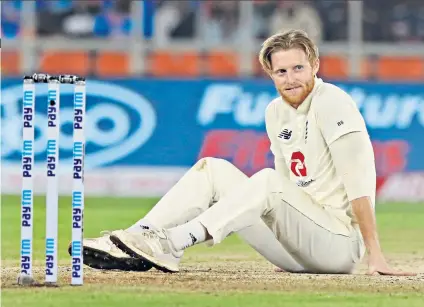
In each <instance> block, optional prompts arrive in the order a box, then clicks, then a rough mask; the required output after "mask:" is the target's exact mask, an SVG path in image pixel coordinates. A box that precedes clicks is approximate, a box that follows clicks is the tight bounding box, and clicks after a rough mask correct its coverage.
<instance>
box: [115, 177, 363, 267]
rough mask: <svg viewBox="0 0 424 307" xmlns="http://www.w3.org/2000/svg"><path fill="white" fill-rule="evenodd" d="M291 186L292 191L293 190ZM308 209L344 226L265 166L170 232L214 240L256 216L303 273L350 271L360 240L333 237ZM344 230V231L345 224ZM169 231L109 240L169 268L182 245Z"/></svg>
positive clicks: (121, 235)
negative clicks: (192, 219)
mask: <svg viewBox="0 0 424 307" xmlns="http://www.w3.org/2000/svg"><path fill="white" fill-rule="evenodd" d="M292 190H296V191H297V192H296V193H292V192H291V191H292ZM295 194H297V195H295ZM294 196H296V197H295V198H296V199H294V200H295V201H298V202H299V203H297V205H296V207H294V205H292V202H291V201H290V200H291V198H293V197H294ZM283 199H284V200H283ZM287 200H289V201H290V202H288V201H287ZM293 203H294V202H293ZM311 208H312V209H311ZM310 210H316V212H313V215H314V216H316V215H317V214H322V216H320V220H321V221H324V223H325V224H327V223H328V225H333V226H334V227H335V228H337V227H339V228H340V229H338V230H341V229H342V228H343V227H345V226H343V225H342V224H337V221H336V220H334V218H333V217H331V216H330V215H329V214H328V213H327V212H326V211H325V210H323V209H322V208H320V207H317V206H316V205H314V204H312V203H311V201H310V199H309V197H308V196H307V195H306V194H304V193H303V192H302V191H301V189H300V188H298V187H297V186H296V185H294V184H293V183H292V182H290V181H289V180H287V179H285V180H284V179H283V178H280V177H279V176H278V174H277V173H276V172H275V171H274V170H271V169H266V170H263V171H261V172H259V173H257V174H256V175H254V176H253V177H252V178H250V179H249V180H246V181H245V182H244V183H243V184H241V185H240V186H238V187H236V188H235V189H233V190H232V191H231V192H230V193H229V194H228V195H227V196H226V197H224V198H222V199H221V200H220V201H219V202H218V203H217V204H215V205H214V206H213V207H211V208H209V209H208V210H207V211H205V212H203V213H202V214H201V215H200V216H199V217H198V218H196V219H195V220H194V221H191V222H189V223H187V224H184V225H181V226H178V227H176V228H175V229H173V231H174V236H175V234H176V233H177V232H179V233H180V234H181V236H182V237H185V238H188V240H187V243H188V244H187V245H186V246H190V245H192V244H194V243H195V242H196V240H193V242H189V241H190V236H189V234H190V235H192V232H193V233H195V234H196V236H195V238H196V237H197V242H201V241H203V240H205V239H206V238H207V237H208V236H211V238H213V241H214V243H219V242H221V241H222V240H223V239H224V238H225V237H227V236H228V235H230V234H231V233H234V232H238V231H240V230H242V229H245V228H246V227H250V226H252V225H254V224H255V223H256V222H257V220H258V218H260V217H261V218H262V219H263V220H264V222H265V223H266V224H267V225H268V227H269V229H271V230H272V232H273V233H274V234H275V235H276V236H277V239H278V240H279V242H281V244H282V246H284V248H285V250H287V251H288V252H289V253H290V254H291V255H292V256H293V257H294V259H295V260H296V261H297V262H298V263H300V264H301V265H302V267H304V268H305V271H309V272H327V273H335V272H340V273H347V272H349V271H350V270H351V269H352V268H353V265H354V262H355V260H356V259H357V258H359V250H357V249H358V248H357V247H358V245H359V244H358V243H357V242H353V241H355V240H358V238H357V237H356V236H354V233H352V236H350V235H349V234H348V235H338V234H334V233H332V232H329V231H327V230H325V229H323V228H322V227H321V226H319V225H317V223H316V220H312V219H311V218H310V217H308V215H307V213H308V212H310ZM326 219H328V220H326ZM336 230H337V229H336ZM343 230H344V231H346V228H344V229H343ZM170 231H172V229H171V230H161V231H156V232H146V233H143V234H142V235H134V234H131V233H129V232H125V231H118V232H114V233H113V235H112V236H111V239H112V241H114V243H116V244H118V245H119V246H120V248H121V249H124V250H126V251H127V252H129V253H131V254H132V255H133V256H137V257H141V258H143V259H145V260H148V261H150V262H151V263H152V264H153V265H154V266H155V267H156V268H158V269H161V270H164V271H173V270H174V269H178V268H177V267H176V266H175V259H174V258H175V257H177V256H176V253H178V252H179V250H181V249H183V248H184V247H185V246H183V245H181V244H180V243H179V242H177V244H175V242H176V241H178V240H174V239H172V238H171V239H172V240H170V239H169V237H168V234H169V232H170ZM171 235H172V233H171ZM171 241H172V242H171ZM191 243H192V244H191Z"/></svg>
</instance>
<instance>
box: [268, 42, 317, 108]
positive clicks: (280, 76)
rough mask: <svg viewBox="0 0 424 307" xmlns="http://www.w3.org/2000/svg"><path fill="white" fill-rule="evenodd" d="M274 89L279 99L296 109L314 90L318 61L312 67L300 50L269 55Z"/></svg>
mask: <svg viewBox="0 0 424 307" xmlns="http://www.w3.org/2000/svg"><path fill="white" fill-rule="evenodd" d="M271 64H272V74H271V77H272V79H273V81H274V84H275V87H276V88H277V90H278V92H279V93H280V95H281V97H283V99H284V100H285V101H287V102H288V103H289V104H290V105H291V106H292V107H294V108H297V107H298V106H299V105H300V104H301V103H302V102H303V101H304V100H305V98H306V97H307V96H308V95H309V93H310V92H311V91H312V89H313V88H314V84H315V79H314V77H315V74H316V73H317V71H318V67H319V61H318V60H317V61H316V63H315V64H314V65H313V66H312V65H311V63H309V59H308V57H307V55H306V53H305V52H304V51H303V50H301V49H289V50H279V51H276V52H274V53H272V54H271Z"/></svg>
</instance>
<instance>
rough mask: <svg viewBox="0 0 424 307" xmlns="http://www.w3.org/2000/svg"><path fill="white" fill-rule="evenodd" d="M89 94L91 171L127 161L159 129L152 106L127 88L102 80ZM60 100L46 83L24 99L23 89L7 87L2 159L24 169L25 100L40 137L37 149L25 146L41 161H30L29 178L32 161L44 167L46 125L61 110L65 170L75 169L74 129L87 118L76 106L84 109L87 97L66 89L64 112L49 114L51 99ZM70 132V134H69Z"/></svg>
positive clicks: (63, 89)
mask: <svg viewBox="0 0 424 307" xmlns="http://www.w3.org/2000/svg"><path fill="white" fill-rule="evenodd" d="M86 90H87V96H86V102H87V103H86V113H85V114H84V115H85V117H84V123H83V125H84V135H85V140H86V143H85V144H86V146H85V148H86V149H87V148H88V149H91V150H89V151H86V152H85V154H86V156H85V161H84V166H85V167H86V169H90V168H93V167H99V166H103V165H105V164H110V163H113V162H114V161H117V160H120V159H122V158H125V157H126V156H128V155H130V154H131V153H132V152H134V151H136V150H137V149H139V148H140V147H141V146H143V145H144V144H145V143H146V142H147V141H148V140H149V139H150V137H151V136H152V134H153V132H154V130H155V128H156V113H155V111H154V109H153V107H152V105H151V103H150V102H149V101H147V100H146V99H145V98H144V97H143V96H141V95H140V94H138V93H137V92H134V91H132V90H130V89H128V88H125V87H122V86H119V85H116V84H113V83H109V82H103V81H90V80H89V81H87V87H86ZM55 95H59V92H55V93H53V92H49V91H48V89H47V85H46V84H40V85H37V86H36V91H35V94H34V92H33V91H29V92H28V93H24V97H22V85H21V84H18V85H15V86H11V87H6V88H2V100H1V111H2V112H1V116H2V117H1V119H2V128H3V129H2V130H1V140H2V146H1V154H2V160H3V162H4V163H6V164H8V165H14V166H17V167H18V166H20V165H22V164H21V163H22V161H21V158H22V156H21V150H22V125H23V123H22V122H23V121H22V100H24V109H23V110H24V112H25V114H24V115H25V116H26V121H25V123H24V124H25V125H27V126H32V124H33V123H34V124H35V134H36V137H35V140H34V143H33V144H24V145H25V146H26V148H27V149H29V148H30V146H31V147H32V150H33V152H34V154H35V155H36V156H39V158H36V159H35V161H28V166H26V168H27V169H24V171H28V175H30V172H29V171H30V170H29V167H30V166H29V163H30V162H36V164H44V163H45V160H44V159H42V154H44V153H45V152H46V144H47V140H48V137H47V128H48V127H47V124H48V123H49V125H53V124H54V123H53V122H54V121H53V117H54V115H55V113H56V111H57V112H58V113H60V119H61V120H60V126H61V129H60V135H59V140H60V141H59V148H60V155H61V165H62V164H63V165H64V166H71V165H73V162H74V161H73V155H72V152H73V150H74V142H73V134H72V130H73V128H74V127H73V124H74V120H76V122H77V124H76V125H77V127H76V128H78V127H79V125H80V123H81V120H82V117H81V115H82V114H80V113H81V112H80V111H78V110H80V109H78V108H77V111H78V114H76V113H74V104H75V105H76V106H77V107H78V106H80V105H81V103H82V99H83V97H82V93H79V92H77V93H75V95H74V87H73V86H71V85H64V86H62V87H61V91H60V95H61V98H62V99H61V101H62V103H61V105H62V106H61V109H60V111H59V110H53V109H50V112H48V114H46V108H47V106H46V100H47V99H46V98H49V99H50V98H53V96H55ZM35 96H36V97H37V99H36V103H35V106H34V103H33V98H34V97H35ZM71 96H72V97H73V99H72V103H71V104H70V103H68V104H66V103H63V102H66V99H68V100H70V99H69V98H70V97H71ZM55 98H59V97H55ZM52 100H54V99H52ZM25 106H26V107H27V109H25ZM52 107H53V106H52ZM33 118H35V121H33ZM105 123H106V124H105ZM57 124H59V123H57ZM105 127H106V128H105ZM66 128H71V129H68V130H67V129H66ZM81 130H82V129H81ZM52 145H53V144H50V147H49V148H50V149H49V151H50V152H51V149H52V148H53V147H52ZM62 153H63V154H62ZM43 160H44V161H43ZM52 162H53V161H52Z"/></svg>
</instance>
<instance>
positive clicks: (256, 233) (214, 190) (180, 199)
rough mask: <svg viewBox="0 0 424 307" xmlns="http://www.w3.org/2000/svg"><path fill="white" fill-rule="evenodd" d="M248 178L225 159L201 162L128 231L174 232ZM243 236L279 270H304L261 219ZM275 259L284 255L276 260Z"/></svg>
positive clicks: (241, 233)
mask: <svg viewBox="0 0 424 307" xmlns="http://www.w3.org/2000/svg"><path fill="white" fill-rule="evenodd" d="M246 180H248V177H247V176H246V175H245V174H244V173H242V172H241V171H240V170H239V169H237V168H236V167H235V166H234V165H232V164H231V163H229V162H228V161H225V160H223V159H215V158H203V159H201V160H199V161H198V162H197V163H196V164H195V165H194V166H193V167H192V168H191V169H190V170H189V171H188V172H187V173H186V174H185V175H184V176H183V177H182V178H181V179H180V180H179V181H178V182H177V183H176V184H175V185H174V186H173V187H172V188H171V190H169V191H168V192H167V193H166V194H165V195H164V196H163V197H162V198H161V199H160V200H159V202H158V203H157V204H156V205H155V206H154V207H153V208H152V210H151V211H150V212H149V213H148V214H147V215H146V216H145V217H144V218H142V219H141V220H139V221H138V222H136V223H135V224H134V225H132V226H131V227H130V228H129V229H128V230H129V231H132V232H134V231H135V232H137V231H143V230H145V229H146V228H153V229H160V228H172V227H175V226H178V225H182V224H184V223H186V222H188V221H191V220H193V219H194V218H196V217H197V216H199V215H200V214H201V213H203V212H204V211H206V210H207V209H208V208H210V207H211V206H213V204H215V203H216V202H218V201H219V200H220V199H222V198H223V197H225V195H227V194H229V193H230V191H231V190H233V189H234V188H236V187H237V186H239V185H241V184H242V183H243V182H244V181H246ZM238 234H239V236H240V237H241V238H242V239H243V240H244V241H245V242H247V243H248V244H249V245H251V246H252V247H253V248H254V249H255V250H256V251H258V252H259V253H261V254H264V255H266V256H267V257H266V258H267V259H269V261H270V262H271V263H273V264H275V265H278V266H279V267H283V268H284V269H291V270H293V271H299V270H302V268H301V266H300V265H299V264H298V263H296V261H295V260H294V259H293V258H292V257H291V256H290V254H289V253H288V252H287V251H285V250H284V248H283V247H282V245H281V244H280V243H279V242H278V240H277V239H276V237H275V235H274V234H273V233H272V232H271V231H270V230H269V228H267V227H266V226H265V224H264V223H263V221H262V220H261V219H260V218H258V220H257V222H256V223H255V224H254V225H251V226H250V227H249V228H247V229H244V230H243V231H240V232H239V233H238ZM275 255H280V256H279V257H278V258H276V256H275Z"/></svg>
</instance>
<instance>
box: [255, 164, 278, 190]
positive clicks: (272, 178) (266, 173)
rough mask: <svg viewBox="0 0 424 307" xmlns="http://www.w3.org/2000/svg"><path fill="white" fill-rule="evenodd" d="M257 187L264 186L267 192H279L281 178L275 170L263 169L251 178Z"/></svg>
mask: <svg viewBox="0 0 424 307" xmlns="http://www.w3.org/2000/svg"><path fill="white" fill-rule="evenodd" d="M251 179H253V180H254V181H256V182H257V184H258V186H259V185H265V186H266V190H267V191H269V192H273V191H274V190H275V191H279V190H280V189H281V188H282V185H283V183H282V181H281V176H280V175H279V174H278V172H277V171H276V170H275V169H272V168H264V169H262V170H260V171H259V172H257V173H256V174H255V175H253V176H252V177H251Z"/></svg>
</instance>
